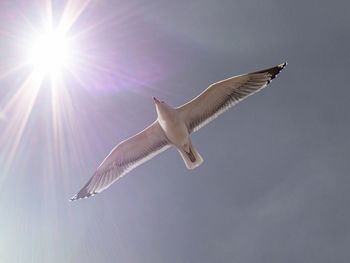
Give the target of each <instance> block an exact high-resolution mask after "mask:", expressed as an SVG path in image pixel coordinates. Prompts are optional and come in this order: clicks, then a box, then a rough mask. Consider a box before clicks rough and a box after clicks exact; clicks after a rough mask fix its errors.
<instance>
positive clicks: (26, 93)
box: [0, 72, 43, 171]
mask: <svg viewBox="0 0 350 263" xmlns="http://www.w3.org/2000/svg"><path fill="white" fill-rule="evenodd" d="M42 80H43V78H42V76H40V75H38V74H37V73H36V72H32V73H31V74H30V75H29V76H28V78H27V79H26V80H25V81H24V82H23V84H22V86H21V87H20V89H19V90H18V92H17V93H16V94H15V95H14V96H13V97H12V99H11V100H10V101H9V103H7V104H6V105H5V107H4V109H3V114H4V115H5V116H6V118H7V119H8V121H7V123H6V127H5V130H4V131H3V132H2V134H1V138H0V142H1V143H0V144H1V145H2V146H3V147H4V148H5V149H6V150H5V152H6V157H4V158H6V159H5V162H4V163H5V171H6V170H8V169H9V167H10V166H11V164H12V161H13V159H14V157H15V155H16V152H17V149H18V146H19V144H20V142H21V139H22V136H23V133H24V131H25V128H26V125H27V122H28V120H29V117H30V114H31V112H32V109H33V106H34V104H35V101H36V98H37V95H38V92H39V89H40V86H41V83H42Z"/></svg>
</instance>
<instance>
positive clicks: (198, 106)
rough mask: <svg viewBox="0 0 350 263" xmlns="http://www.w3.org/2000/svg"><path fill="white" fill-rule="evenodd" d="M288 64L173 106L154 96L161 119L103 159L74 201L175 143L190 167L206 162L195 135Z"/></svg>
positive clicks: (232, 81) (240, 78) (218, 85)
mask: <svg viewBox="0 0 350 263" xmlns="http://www.w3.org/2000/svg"><path fill="white" fill-rule="evenodd" d="M286 65H287V63H283V64H280V65H277V66H275V67H272V68H268V69H264V70H260V71H256V72H253V73H248V74H243V75H238V76H234V77H231V78H228V79H225V80H222V81H219V82H216V83H214V84H212V85H210V86H209V87H208V88H207V89H206V90H204V91H203V92H202V93H201V94H199V95H198V96H197V97H195V98H194V99H192V100H191V101H189V102H187V103H185V104H184V105H182V106H180V107H177V108H173V107H171V106H169V105H168V104H167V103H165V102H164V101H160V100H158V99H157V98H155V97H153V100H154V102H155V107H156V111H157V115H158V118H157V119H156V120H155V121H154V122H153V123H152V124H151V125H150V126H148V127H147V128H146V129H144V130H143V131H141V132H139V133H138V134H136V135H134V136H133V137H130V138H129V139H126V140H124V141H122V142H120V143H119V144H118V145H117V146H115V148H114V149H113V150H112V151H111V152H110V154H109V155H108V156H107V157H106V158H105V159H104V160H103V161H102V163H101V164H100V166H99V167H98V168H97V170H96V171H95V173H94V174H93V176H92V177H91V179H90V180H89V181H88V182H87V183H86V184H85V186H84V187H83V188H82V189H81V190H80V191H79V192H78V193H77V194H76V195H74V196H73V197H72V198H71V199H70V201H74V200H78V199H81V198H87V197H90V196H93V195H95V194H97V193H100V192H102V191H103V190H105V189H107V188H108V187H109V186H111V185H112V184H113V183H114V182H115V181H117V180H118V179H119V178H121V177H122V176H124V175H125V174H127V173H128V172H130V171H131V170H133V169H134V168H136V167H137V166H139V165H141V164H143V163H144V162H146V161H148V160H150V159H152V158H153V157H154V156H156V155H158V154H160V153H161V152H163V151H165V150H167V149H168V148H170V147H171V146H175V147H176V149H177V150H178V151H179V153H180V155H181V157H182V159H183V160H184V162H185V165H186V167H187V168H188V169H194V168H196V167H198V166H199V165H201V164H202V162H203V158H202V156H201V155H200V154H199V153H198V151H197V150H196V148H195V147H194V146H193V144H192V141H191V134H192V133H194V132H196V131H198V130H199V129H200V128H202V127H204V126H205V125H206V124H208V123H209V122H211V121H212V120H214V119H215V118H216V117H218V116H219V115H220V114H222V113H224V112H225V111H227V110H228V109H229V108H231V107H232V106H234V105H235V104H237V103H238V102H240V101H241V100H243V99H244V98H246V97H248V96H250V95H252V94H254V93H256V92H258V91H260V90H261V89H263V88H265V87H266V86H267V85H268V84H269V83H270V82H271V80H273V79H274V78H275V77H276V76H277V75H278V73H279V72H280V71H281V70H282V69H284V68H285V67H286Z"/></svg>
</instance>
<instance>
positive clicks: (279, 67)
mask: <svg viewBox="0 0 350 263" xmlns="http://www.w3.org/2000/svg"><path fill="white" fill-rule="evenodd" d="M287 65H288V63H287V62H284V63H282V64H279V65H277V66H275V67H272V68H269V69H264V70H261V71H258V72H256V73H267V74H269V77H270V79H269V80H268V81H267V84H270V82H271V81H272V80H273V79H274V78H276V77H277V75H278V74H279V73H280V72H281V71H282V70H283V69H284V68H285V67H286V66H287Z"/></svg>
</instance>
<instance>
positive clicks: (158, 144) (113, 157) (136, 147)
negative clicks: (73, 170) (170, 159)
mask: <svg viewBox="0 0 350 263" xmlns="http://www.w3.org/2000/svg"><path fill="white" fill-rule="evenodd" d="M169 147H170V145H169V141H168V139H167V138H166V136H165V134H164V132H163V130H162V128H161V127H160V125H159V123H158V121H155V122H154V123H153V124H151V125H150V126H149V127H147V128H146V129H144V130H143V131H142V132H140V133H138V134H136V135H135V136H133V137H131V138H129V139H127V140H125V141H122V142H121V143H119V144H118V145H117V146H116V147H115V148H114V149H113V150H112V151H111V153H110V154H109V155H108V156H107V157H106V159H105V160H104V161H103V162H102V163H101V164H100V166H99V167H98V168H97V170H96V172H95V173H94V175H93V176H92V177H91V179H90V180H89V181H88V182H87V183H86V185H85V186H84V187H83V188H82V189H81V190H80V191H79V192H78V193H77V194H76V195H74V196H73V197H72V198H71V199H70V200H71V201H74V200H78V199H81V198H86V197H89V196H92V195H95V194H97V193H100V192H102V191H103V190H105V189H106V188H108V187H109V186H111V185H112V184H113V183H114V182H115V181H116V180H118V179H119V178H121V177H122V176H123V175H125V174H126V173H128V172H130V171H131V170H132V169H134V168H136V167H137V166H139V165H141V164H142V163H144V162H146V161H148V160H150V159H152V158H153V157H154V156H156V155H157V154H159V153H161V152H162V151H165V150H166V149H168V148H169Z"/></svg>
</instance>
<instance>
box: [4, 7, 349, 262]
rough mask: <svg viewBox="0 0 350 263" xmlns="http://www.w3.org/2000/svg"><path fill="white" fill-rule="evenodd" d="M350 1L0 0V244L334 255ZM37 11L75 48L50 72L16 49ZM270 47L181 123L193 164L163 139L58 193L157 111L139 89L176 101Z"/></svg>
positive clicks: (189, 255)
mask: <svg viewBox="0 0 350 263" xmlns="http://www.w3.org/2000/svg"><path fill="white" fill-rule="evenodd" d="M349 9H350V5H349V3H348V1H345V0H344V1H340V0H336V1H332V2H331V1H323V0H320V1H311V0H309V1H301V0H295V1H287V0H266V1H259V0H235V1H228V0H227V1H226V0H222V1H209V0H201V1H199V0H193V1H191V0H190V1H184V0H179V1H160V0H155V1H141V0H131V1H122V0H117V1H112V0H91V1H85V0H78V1H56V0H53V1H49V0H45V1H44V0H37V1H24V0H14V1H1V3H0V58H1V59H0V211H1V212H0V215H1V223H0V262H4V263H5V262H6V263H17V262H27V263H31V262H33V263H34V262H35V263H40V262H50V263H55V262H67V263H68V262H72V263H76V262H84V263H90V262H106V263H108V262H135V263H137V262H143V263H144V262H152V263H154V262H169V263H172V262H174V263H175V262H189V263H196V262H201V263H203V262H242V263H245V262H249V263H255V262H256V263H258V262H259V263H260V262H267V263H275V262H276V263H277V262H284V263H289V262H290V263H292V262H293V263H294V262H309V263H312V262H317V263H322V262H337V263H341V262H348V259H349V258H350V251H349V245H350V211H349V209H348V207H349V201H350V191H349V185H350V177H349V169H350V164H349V156H350V140H349V138H348V134H350V123H349V111H350V104H349V97H350V89H349V87H348V85H347V84H346V83H347V82H348V75H347V74H349V64H350V56H349V50H348V47H349V46H350V16H349ZM48 14H51V15H50V17H52V19H51V21H52V24H53V25H58V24H59V21H65V23H63V28H65V29H66V31H67V34H70V35H72V36H74V38H73V39H74V41H75V42H74V49H73V53H74V56H75V60H74V63H72V65H71V66H70V67H69V68H68V69H64V70H62V72H61V74H60V75H59V77H57V78H55V79H54V80H53V79H52V78H50V77H48V76H45V75H40V76H41V77H40V78H39V77H38V76H37V75H35V74H33V68H32V66H31V65H28V64H26V63H24V62H25V59H24V57H25V56H24V53H26V51H25V50H26V49H27V47H28V46H29V45H30V43H31V39H32V38H33V36H34V35H37V34H39V33H40V32H41V29H42V28H43V27H45V23H47V19H46V20H45V19H44V18H45V17H48ZM43 17H44V18H43ZM62 17H63V18H62ZM45 21H46V22H45ZM38 32H39V33H38ZM285 61H287V62H288V66H287V68H286V69H285V70H284V71H283V72H281V73H280V75H279V76H278V78H277V79H275V80H274V81H273V82H272V83H271V84H270V86H269V87H268V88H267V89H265V90H263V91H262V92H260V93H258V94H256V95H254V96H251V97H249V98H248V99H247V100H244V101H243V102H241V103H239V104H238V105H237V106H235V107H234V108H232V109H231V110H230V111H228V112H226V113H225V114H224V115H222V116H221V117H220V118H218V119H216V120H215V121H214V122H212V123H211V124H209V125H207V126H206V127H205V128H203V129H201V130H200V131H198V132H197V133H195V134H194V135H193V137H192V138H193V139H192V140H193V143H194V145H195V146H196V148H197V149H198V151H199V152H200V154H201V155H202V157H203V159H204V163H203V164H202V165H201V166H200V167H198V168H197V169H195V170H192V171H189V170H187V169H186V167H185V165H184V163H183V161H182V159H181V157H180V156H179V154H178V152H177V151H176V150H174V149H173V148H172V149H169V150H167V151H166V152H164V153H162V154H161V155H159V156H157V157H155V158H154V159H152V160H151V161H149V162H147V163H145V164H143V165H142V166H140V167H138V168H136V169H135V170H133V171H132V172H131V173H129V174H128V175H127V176H125V177H123V178H122V179H121V180H119V181H117V182H116V183H115V184H113V185H112V186H111V187H110V188H109V189H107V190H106V191H104V192H103V193H101V194H99V195H96V196H94V197H92V198H89V199H86V200H81V201H77V202H73V203H71V202H68V200H69V198H70V197H71V196H72V195H74V194H75V193H76V192H77V191H78V190H79V189H80V188H81V187H82V186H83V185H84V184H85V183H86V181H87V180H88V179H89V178H90V177H91V175H92V174H93V172H94V170H95V169H96V168H97V167H98V165H99V163H100V162H101V161H102V160H103V159H104V157H105V156H106V155H107V154H108V153H109V151H110V150H111V149H112V148H113V147H114V146H115V145H116V144H117V143H118V142H120V141H121V140H124V139H126V138H128V137H129V136H131V135H133V134H135V133H137V132H139V131H140V130H141V129H143V128H145V127H146V126H147V125H148V124H150V123H151V122H153V121H154V119H155V118H156V112H155V107H154V102H153V100H152V96H156V97H157V98H160V99H162V100H164V101H166V102H167V103H168V104H170V105H173V106H178V105H181V104H183V103H185V102H186V101H188V100H189V99H191V98H193V97H194V96H196V95H198V94H199V93H200V92H201V91H203V90H204V89H205V88H206V87H208V86H209V85H210V84H211V83H213V82H215V81H218V80H221V79H224V78H228V77H231V76H234V75H237V74H243V73H248V72H251V71H256V70H261V69H264V68H267V67H270V66H274V65H277V64H280V63H283V62H285Z"/></svg>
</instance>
